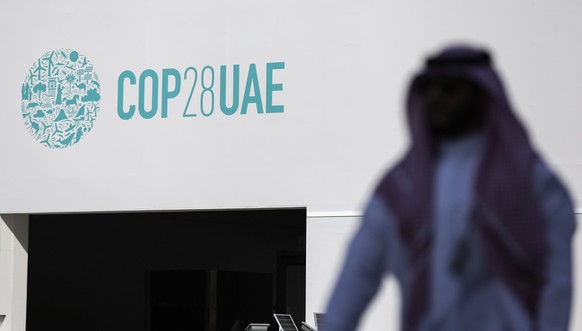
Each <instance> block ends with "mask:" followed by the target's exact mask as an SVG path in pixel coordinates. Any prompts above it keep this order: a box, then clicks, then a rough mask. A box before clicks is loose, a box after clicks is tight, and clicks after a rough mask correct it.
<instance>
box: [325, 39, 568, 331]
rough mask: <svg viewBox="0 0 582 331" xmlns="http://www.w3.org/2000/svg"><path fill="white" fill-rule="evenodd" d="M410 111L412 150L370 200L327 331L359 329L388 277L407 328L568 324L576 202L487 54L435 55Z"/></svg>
mask: <svg viewBox="0 0 582 331" xmlns="http://www.w3.org/2000/svg"><path fill="white" fill-rule="evenodd" d="M407 108H408V109H407V118H408V125H409V128H410V132H411V141H412V143H411V146H410V148H409V150H408V152H407V153H406V154H405V156H404V158H403V159H402V160H401V161H400V162H399V163H397V165H396V166H395V167H394V168H393V169H391V170H390V171H389V172H388V173H387V175H386V176H385V177H384V179H383V180H382V181H381V182H380V184H379V185H378V187H377V189H376V191H375V192H374V194H373V196H372V198H371V201H370V203H369V205H368V207H367V209H366V212H365V215H364V219H363V222H362V225H361V226H360V229H359V230H358V232H357V234H356V235H355V237H354V238H353V240H352V243H351V246H350V249H349V251H348V255H347V258H346V261H345V264H344V267H343V270H342V272H341V275H340V277H339V280H338V283H337V284H336V287H335V290H334V292H333V294H332V296H331V298H330V302H329V306H328V309H327V315H326V327H325V330H324V331H341V330H354V329H355V328H356V327H357V323H358V321H359V318H360V316H361V314H362V312H363V311H364V309H365V308H366V306H367V304H368V303H369V301H370V300H371V298H372V297H373V296H374V294H375V293H376V291H377V289H378V286H379V284H380V282H381V279H382V277H383V276H384V275H386V274H388V273H390V274H393V275H395V276H396V278H397V280H398V283H399V286H400V288H401V294H402V304H401V306H402V318H401V324H402V327H401V329H402V330H404V331H440V330H446V331H456V330H464V331H468V330H470V331H479V330H500V331H510V330H512V331H525V330H536V331H538V330H539V331H560V330H567V328H568V323H569V314H570V304H571V296H572V255H571V242H572V235H573V233H574V228H575V224H574V212H573V208H572V203H571V200H570V198H569V195H568V193H567V191H566V189H565V188H564V186H563V185H562V184H561V183H560V181H559V180H558V179H557V177H556V176H555V174H554V173H553V172H552V171H551V170H549V169H548V167H547V166H546V165H545V163H544V162H543V160H542V158H541V157H540V156H539V155H538V154H537V153H536V151H535V150H534V149H533V147H532V146H531V144H530V142H529V140H528V137H527V134H526V131H525V130H524V128H523V126H522V125H521V124H520V122H519V121H518V119H517V118H516V116H515V114H514V113H513V112H512V109H511V106H510V104H509V102H508V99H507V97H506V95H505V92H504V89H503V87H502V84H501V81H500V79H499V77H498V76H497V74H496V73H495V71H494V70H493V68H492V65H491V58H490V56H489V54H488V53H487V52H486V51H484V50H480V49H475V48H471V47H465V46H462V47H461V46H459V47H451V48H448V49H445V50H444V51H442V52H441V53H439V54H437V55H436V56H433V57H430V58H429V59H428V60H427V61H426V65H425V67H424V69H423V70H422V71H421V72H420V74H418V75H417V76H416V77H415V78H414V79H413V81H412V84H411V87H410V91H409V95H408V99H407Z"/></svg>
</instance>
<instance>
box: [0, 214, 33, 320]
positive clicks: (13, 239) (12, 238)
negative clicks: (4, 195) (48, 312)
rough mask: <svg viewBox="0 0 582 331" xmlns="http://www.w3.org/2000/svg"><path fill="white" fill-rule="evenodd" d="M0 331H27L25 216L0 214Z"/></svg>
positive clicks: (26, 220)
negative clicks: (3, 316) (0, 320)
mask: <svg viewBox="0 0 582 331" xmlns="http://www.w3.org/2000/svg"><path fill="white" fill-rule="evenodd" d="M0 218H1V220H0V315H6V319H5V320H4V324H2V326H1V327H0V331H5V330H6V331H8V330H11V331H25V330H26V284H27V270H28V215H0Z"/></svg>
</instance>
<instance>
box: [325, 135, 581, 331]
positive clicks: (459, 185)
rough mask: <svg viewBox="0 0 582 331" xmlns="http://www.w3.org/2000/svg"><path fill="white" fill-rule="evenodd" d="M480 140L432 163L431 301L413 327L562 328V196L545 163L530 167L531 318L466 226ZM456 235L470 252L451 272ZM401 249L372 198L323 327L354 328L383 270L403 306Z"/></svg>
mask: <svg viewBox="0 0 582 331" xmlns="http://www.w3.org/2000/svg"><path fill="white" fill-rule="evenodd" d="M483 140H484V139H483V137H482V136H481V135H480V134H475V135H472V136H468V137H464V138H463V139H460V140H457V141H453V142H447V143H444V144H442V145H441V146H440V149H439V154H438V159H437V162H436V165H435V167H434V171H435V176H434V181H435V182H434V185H433V187H434V192H433V193H434V194H433V196H434V197H435V198H434V201H433V223H432V226H433V229H432V230H433V232H434V242H433V247H432V250H431V254H432V255H431V256H427V257H426V258H429V259H431V262H432V268H431V272H432V273H431V275H430V282H431V286H430V288H431V291H432V292H431V295H430V296H429V297H430V298H431V301H430V304H429V312H428V314H427V315H426V316H425V318H424V320H423V321H422V322H421V323H420V325H419V327H418V330H414V331H445V330H446V331H457V330H459V331H460V330H463V331H466V330H471V331H480V330H482V331H489V330H503V331H505V330H513V331H528V330H540V331H562V330H563V331H565V330H567V328H568V323H569V313H570V305H571V296H572V285H571V283H572V256H571V239H572V234H573V232H574V214H573V208H572V204H571V201H570V199H569V196H568V194H567V192H566V190H565V189H564V187H563V186H562V185H561V183H560V182H559V181H558V180H557V178H556V177H555V176H554V175H553V174H552V172H551V171H550V170H549V169H548V168H547V167H546V166H545V165H544V164H542V163H541V162H539V163H537V164H536V165H535V167H533V171H532V172H533V173H532V174H531V176H532V180H533V183H534V191H535V194H536V198H537V201H539V205H540V206H541V208H542V211H543V215H544V220H545V221H546V222H547V236H546V239H547V244H548V245H549V250H548V251H549V256H548V259H549V260H548V270H547V273H546V276H547V283H546V286H545V288H544V290H543V295H542V299H541V302H540V312H541V313H540V314H539V316H540V317H539V320H538V321H530V320H529V318H528V315H527V314H526V313H525V310H524V309H523V307H521V305H520V303H519V302H518V300H517V298H516V297H515V296H514V294H513V293H512V292H511V291H510V289H509V288H508V287H506V285H505V284H504V283H503V282H502V281H501V280H500V279H499V278H498V277H497V276H496V275H495V274H494V273H493V272H491V270H489V268H488V267H487V262H486V261H485V257H484V256H483V254H482V252H481V249H482V247H481V246H482V245H480V238H479V237H478V236H477V235H476V233H475V232H474V231H472V225H471V216H472V201H473V187H474V180H475V177H476V170H477V166H478V164H479V161H480V158H481V156H482V149H483ZM463 238H465V239H467V242H468V250H467V251H468V252H469V256H468V258H467V259H466V263H464V266H463V268H462V271H461V272H460V273H455V272H453V271H452V269H451V261H453V260H454V258H455V256H456V254H457V250H458V249H457V247H458V243H459V242H460V240H462V239H463ZM407 254H408V253H407V251H406V248H405V247H404V246H403V244H402V241H401V239H400V238H399V234H398V231H397V228H396V224H395V221H394V218H393V215H392V213H391V211H390V209H389V208H388V206H387V205H386V204H385V200H383V199H381V198H380V197H379V196H373V197H372V198H371V200H370V202H369V205H368V207H367V209H366V212H365V214H364V217H363V222H362V224H361V226H360V228H359V230H358V232H357V233H356V235H355V237H354V238H353V240H352V242H351V245H350V248H349V251H348V254H347V257H346V261H345V263H344V266H343V270H342V272H341V275H340V277H339V279H338V282H337V284H336V287H335V289H334V291H333V294H332V296H331V298H330V301H329V305H328V309H327V315H326V327H325V330H324V331H344V330H345V331H348V330H355V329H356V327H357V323H358V321H359V319H360V316H361V314H362V312H363V311H364V309H365V308H366V306H367V305H368V303H369V302H370V300H371V299H372V297H373V296H374V294H375V293H376V291H377V290H378V287H379V284H380V282H381V279H382V278H383V276H385V275H387V274H393V275H395V276H396V278H397V280H398V283H399V285H400V288H401V294H402V296H401V298H402V300H403V302H402V304H401V306H402V307H406V302H407V300H408V298H409V293H410V287H411V284H410V283H411V282H410V278H411V277H410V275H409V274H408V273H409V272H410V271H409V269H407V268H406V266H407ZM406 331H409V330H406Z"/></svg>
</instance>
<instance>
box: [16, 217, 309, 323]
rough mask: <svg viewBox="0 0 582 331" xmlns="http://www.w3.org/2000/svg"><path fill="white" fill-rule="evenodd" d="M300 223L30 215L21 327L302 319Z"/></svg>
mask: <svg viewBox="0 0 582 331" xmlns="http://www.w3.org/2000/svg"><path fill="white" fill-rule="evenodd" d="M305 221H306V213H305V209H285V210H236V211H213V212H210V211H204V212H172V213H119V214H76V215H31V217H30V229H29V231H30V232H29V269H28V303H27V305H28V307H27V309H28V310H27V330H29V331H35V330H46V329H47V324H46V323H47V321H51V323H54V325H55V327H56V328H58V329H59V330H65V331H66V330H79V329H82V330H89V331H90V330H107V331H111V330H146V331H157V330H207V331H229V330H230V329H231V327H232V326H233V324H234V323H235V321H237V320H240V321H243V322H242V323H241V324H242V327H243V328H244V327H246V325H247V324H248V323H271V328H270V330H276V329H277V325H276V323H275V322H274V320H273V319H272V314H273V313H275V312H276V313H291V314H292V315H293V318H294V319H295V320H296V321H301V320H304V310H305V306H304V305H305V246H304V243H305ZM49 329H50V328H49Z"/></svg>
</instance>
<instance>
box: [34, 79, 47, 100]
mask: <svg viewBox="0 0 582 331" xmlns="http://www.w3.org/2000/svg"><path fill="white" fill-rule="evenodd" d="M32 92H35V93H38V100H40V94H41V93H42V92H46V85H45V84H43V83H38V84H36V85H34V88H33V89H32Z"/></svg>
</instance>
